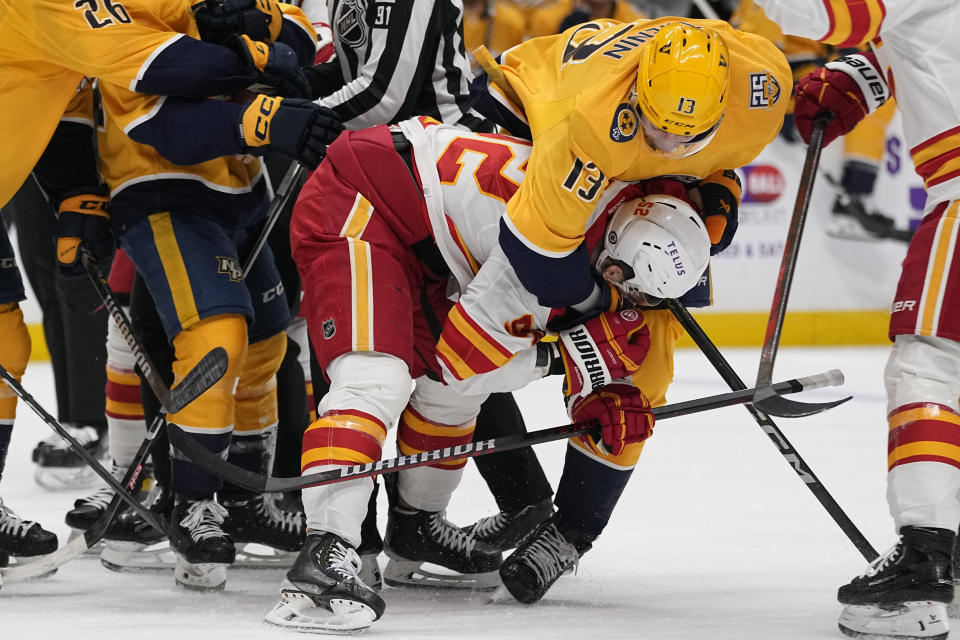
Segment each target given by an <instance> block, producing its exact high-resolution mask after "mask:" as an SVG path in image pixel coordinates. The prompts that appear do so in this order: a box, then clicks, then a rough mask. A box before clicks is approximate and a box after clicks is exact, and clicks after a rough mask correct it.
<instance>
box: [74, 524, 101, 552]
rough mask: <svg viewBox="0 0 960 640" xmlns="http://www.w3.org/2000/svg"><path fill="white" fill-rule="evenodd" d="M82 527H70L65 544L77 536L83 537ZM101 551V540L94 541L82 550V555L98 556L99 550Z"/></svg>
mask: <svg viewBox="0 0 960 640" xmlns="http://www.w3.org/2000/svg"><path fill="white" fill-rule="evenodd" d="M83 533H84V531H83V529H74V528H73V527H71V528H70V535H69V536H68V537H67V544H69V543H71V542H73V541H74V540H76V539H77V538H82V537H83ZM101 551H103V541H102V540H101V541H99V542H96V543H95V544H94V545H93V546H92V547H88V548H87V550H86V551H84V552H83V554H82V555H84V556H99V555H100V552H101Z"/></svg>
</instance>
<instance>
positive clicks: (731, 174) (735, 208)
mask: <svg viewBox="0 0 960 640" xmlns="http://www.w3.org/2000/svg"><path fill="white" fill-rule="evenodd" d="M740 192H741V191H740V178H738V177H737V174H736V172H735V171H731V170H730V169H725V170H723V171H715V172H714V173H711V174H710V175H709V176H707V177H706V178H704V179H703V180H701V181H700V201H701V202H702V203H703V222H704V224H705V225H706V226H707V233H708V234H709V235H710V255H712V256H715V255H717V254H718V253H720V252H721V251H723V250H724V249H726V248H727V247H729V246H730V242H732V241H733V235H734V234H735V233H736V232H737V225H738V224H739V222H738V214H739V211H740Z"/></svg>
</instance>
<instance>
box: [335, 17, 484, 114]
mask: <svg viewBox="0 0 960 640" xmlns="http://www.w3.org/2000/svg"><path fill="white" fill-rule="evenodd" d="M327 7H328V9H329V17H330V26H331V28H332V29H333V34H334V38H333V41H334V46H335V47H336V51H337V58H336V59H335V60H334V61H332V62H329V63H326V64H327V65H338V66H339V69H340V72H341V74H340V75H341V76H342V80H343V81H344V83H345V84H343V85H342V86H340V87H339V88H338V89H336V90H335V91H333V93H331V94H330V95H327V96H325V97H323V98H321V100H320V104H322V105H325V106H327V107H330V108H332V109H334V110H335V111H337V112H338V113H339V114H340V117H341V118H342V119H343V122H344V126H346V128H348V129H362V128H364V127H370V126H373V125H378V124H392V123H395V122H398V121H400V120H405V119H407V118H411V117H413V116H418V115H427V116H431V117H433V118H436V119H437V120H440V121H441V122H445V123H450V124H456V123H460V124H462V125H464V126H466V127H469V128H471V129H479V128H480V127H482V123H483V120H482V118H481V117H480V116H479V115H478V114H476V113H475V112H473V111H471V110H470V109H469V106H468V105H469V103H470V97H469V92H468V85H469V83H470V80H471V79H472V77H473V76H472V74H471V72H470V63H469V61H468V60H467V57H466V53H465V50H464V44H463V26H462V20H463V4H462V1H461V0H328V2H327ZM321 66H323V65H321Z"/></svg>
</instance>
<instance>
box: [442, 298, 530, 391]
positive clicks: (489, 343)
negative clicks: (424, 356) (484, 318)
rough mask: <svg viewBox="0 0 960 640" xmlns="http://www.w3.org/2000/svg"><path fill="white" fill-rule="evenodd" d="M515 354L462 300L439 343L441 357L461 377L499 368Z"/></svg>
mask: <svg viewBox="0 0 960 640" xmlns="http://www.w3.org/2000/svg"><path fill="white" fill-rule="evenodd" d="M513 356H514V353H513V352H512V351H510V350H509V349H507V348H506V347H504V346H503V345H501V344H500V343H499V342H497V341H496V340H495V339H494V338H493V337H492V336H491V335H490V334H489V333H487V332H486V331H485V330H484V329H483V328H482V327H481V326H480V325H479V324H478V323H477V322H476V321H475V320H474V319H473V318H471V317H470V315H469V314H468V313H467V312H466V310H465V309H464V308H463V305H462V304H461V303H459V302H458V303H457V304H456V305H454V307H453V308H452V309H450V313H449V314H448V315H447V322H446V323H445V324H444V326H443V332H442V333H441V334H440V340H439V341H438V342H437V357H438V358H440V361H441V362H443V364H444V366H445V367H446V368H447V370H448V371H450V372H451V373H452V374H453V375H454V377H456V379H457V380H465V379H467V378H469V377H471V376H474V375H477V374H478V373H487V372H488V371H493V370H494V369H499V368H500V367H502V366H503V365H505V364H507V362H508V361H509V360H510V359H511V358H512V357H513Z"/></svg>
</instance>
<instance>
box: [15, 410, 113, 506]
mask: <svg viewBox="0 0 960 640" xmlns="http://www.w3.org/2000/svg"><path fill="white" fill-rule="evenodd" d="M66 428H67V431H69V432H70V435H71V436H73V437H74V439H76V440H77V442H79V443H80V444H81V445H82V446H83V448H84V449H86V450H87V452H88V453H89V454H90V455H92V456H93V457H94V458H100V457H102V456H103V455H104V449H105V446H106V445H105V443H104V441H103V439H102V438H101V437H100V432H99V431H97V430H96V429H95V428H93V427H83V426H81V427H77V426H71V425H67V427H66ZM32 458H33V461H34V462H35V463H36V465H37V468H36V469H35V470H34V473H33V479H34V481H36V483H37V484H38V485H40V486H41V487H43V488H44V489H46V490H47V491H72V490H74V489H83V488H86V487H94V486H96V485H97V483H99V482H100V481H101V480H100V477H99V476H97V474H96V472H94V470H93V469H91V468H90V467H89V466H87V463H86V462H84V461H83V459H82V458H81V457H80V456H79V455H77V453H76V452H75V451H74V450H73V449H71V448H70V445H69V444H68V443H67V441H66V440H64V439H62V438H61V437H60V436H58V435H57V434H56V433H53V434H51V435H50V437H48V438H47V439H45V440H41V441H40V442H39V443H38V444H37V446H36V447H34V449H33V455H32Z"/></svg>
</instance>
